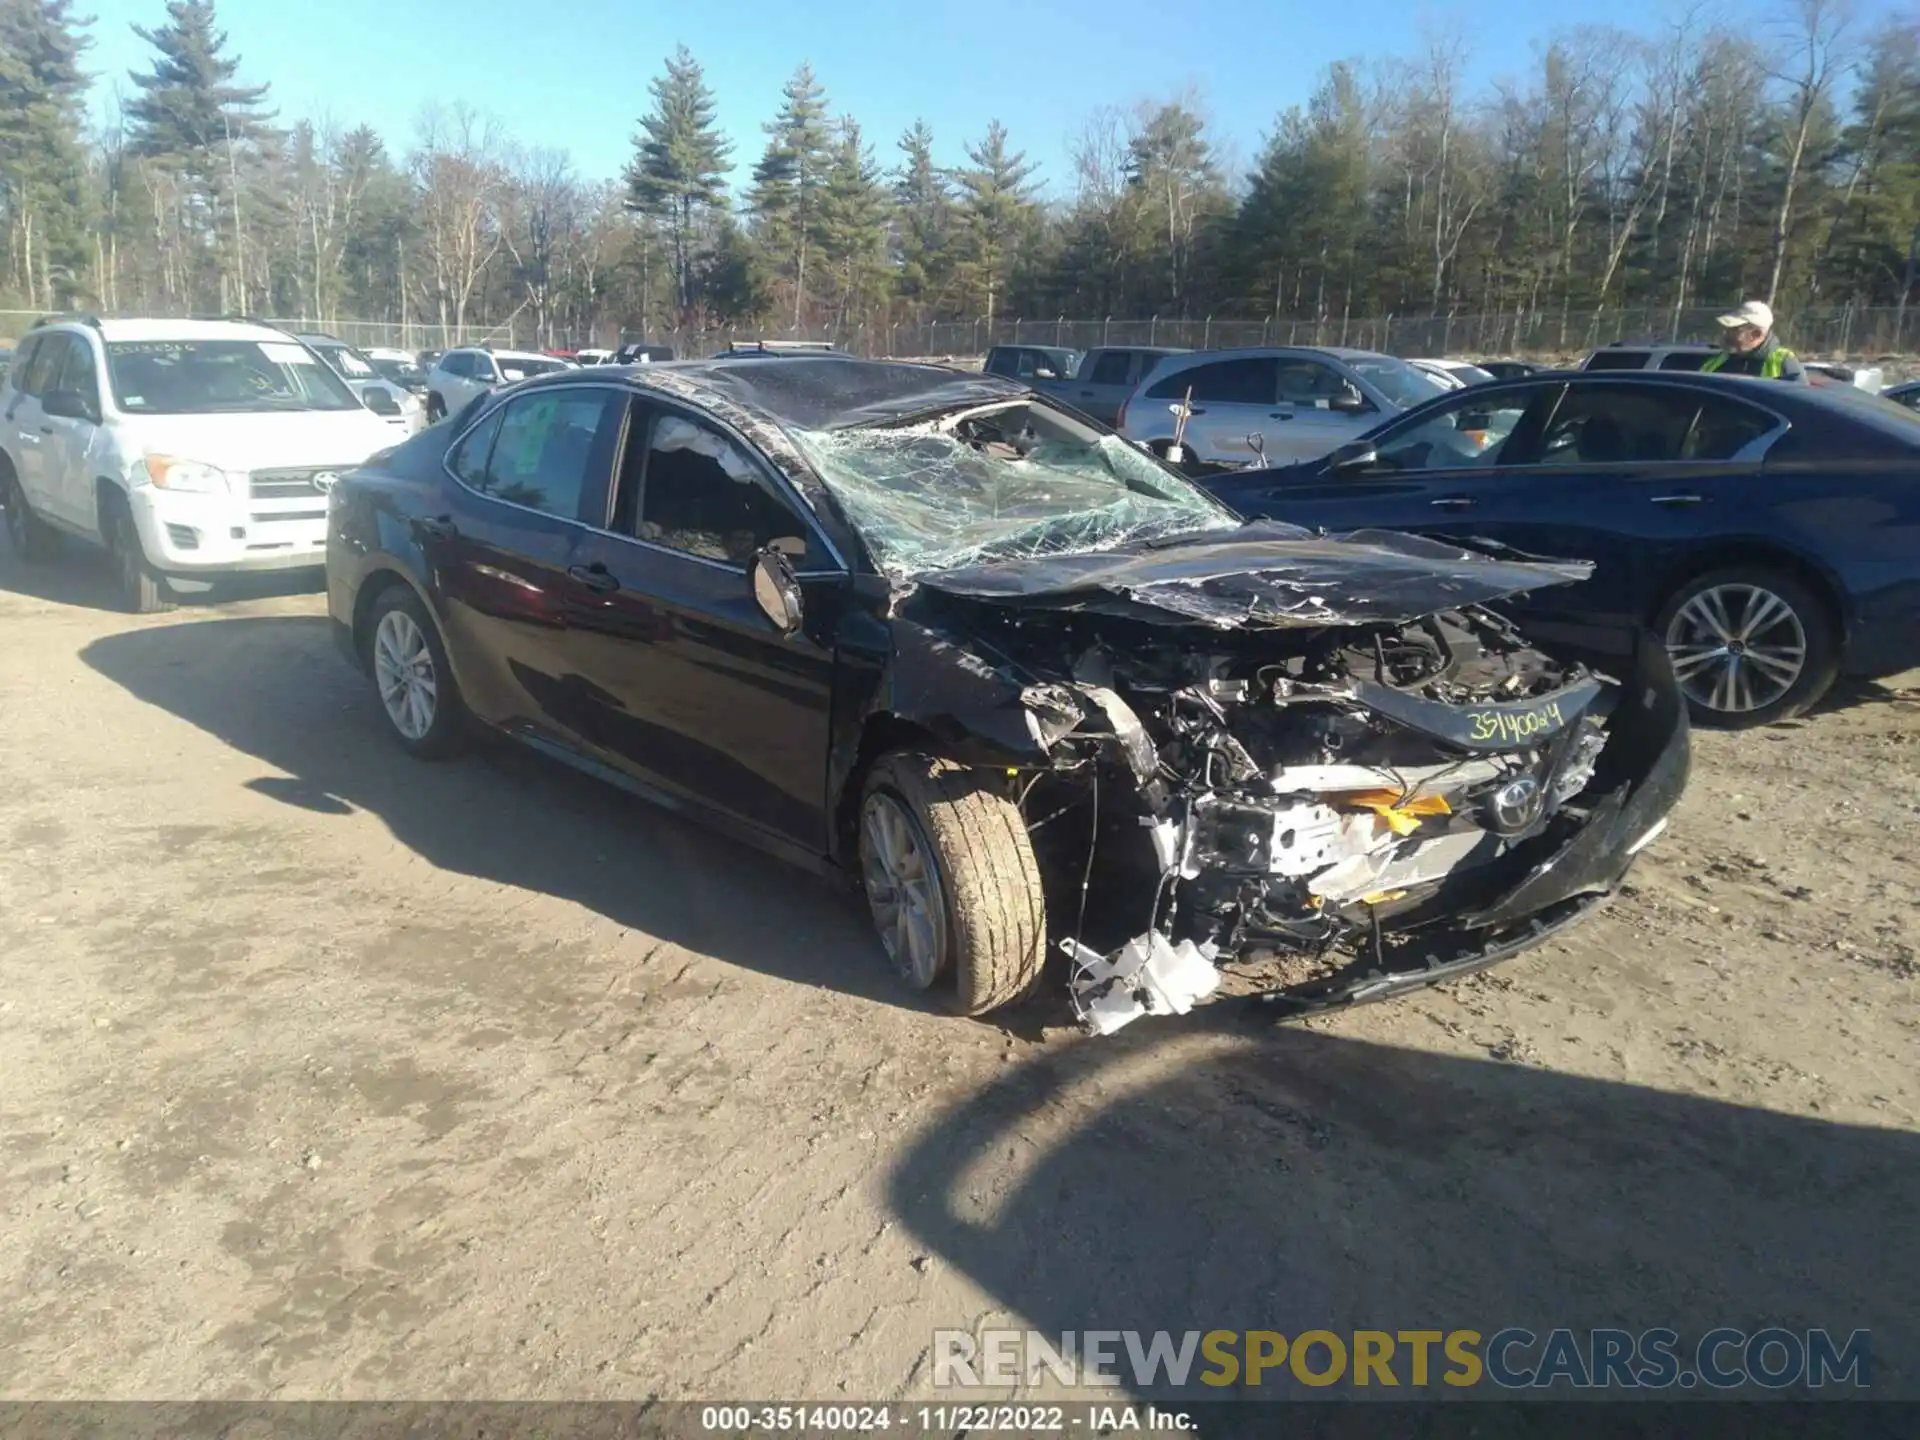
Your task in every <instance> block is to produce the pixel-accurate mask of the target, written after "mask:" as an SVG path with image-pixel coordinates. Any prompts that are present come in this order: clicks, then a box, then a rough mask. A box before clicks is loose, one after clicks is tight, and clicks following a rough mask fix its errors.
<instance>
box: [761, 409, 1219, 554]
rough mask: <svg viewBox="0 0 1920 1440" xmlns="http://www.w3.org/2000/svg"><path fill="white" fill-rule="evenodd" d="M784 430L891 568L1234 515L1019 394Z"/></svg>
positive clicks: (1178, 528) (1110, 542)
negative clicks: (867, 422)
mask: <svg viewBox="0 0 1920 1440" xmlns="http://www.w3.org/2000/svg"><path fill="white" fill-rule="evenodd" d="M791 433H792V435H793V438H794V440H795V442H796V443H797V444H798V445H799V447H800V449H801V451H802V453H803V454H804V455H805V456H806V458H807V460H808V461H809V463H811V464H812V466H813V468H814V469H815V470H816V471H818V472H819V474H820V477H821V479H822V480H823V481H824V482H825V484H826V487H827V489H828V490H830V491H831V492H832V493H833V496H834V498H835V499H836V500H838V501H839V502H840V505H841V507H842V509H843V510H845V512H846V515H847V518H848V519H849V520H850V521H851V522H852V523H853V525H854V526H855V528H857V529H858V530H859V531H860V534H861V536H862V537H863V538H864V539H865V540H866V542H867V547H868V549H869V550H870V551H871V552H872V554H873V557H874V560H875V563H877V564H878V565H879V566H880V568H881V569H882V570H884V571H886V572H887V573H889V574H894V575H913V574H920V573H924V572H927V571H932V570H947V569H952V568H954V567H956V566H961V565H971V564H975V563H978V562H980V561H983V560H1005V559H1012V558H1015V557H1019V556H1026V555H1052V554H1062V553H1067V552H1085V551H1095V550H1111V549H1113V548H1115V547H1116V546H1120V545H1124V544H1127V543H1129V542H1132V541H1138V540H1152V539H1160V538H1164V537H1166V536H1169V535H1181V534H1188V533H1191V532H1194V531H1205V530H1232V529H1234V528H1236V527H1237V526H1238V525H1239V524H1240V521H1239V519H1238V517H1237V516H1235V515H1234V514H1232V512H1230V511H1228V510H1226V509H1224V508H1223V507H1221V506H1220V505H1218V504H1216V503H1215V502H1214V501H1213V500H1211V499H1209V498H1208V497H1207V496H1206V495H1204V494H1203V493H1202V492H1201V491H1199V490H1198V489H1196V488H1195V487H1193V486H1192V485H1189V484H1187V482H1186V481H1184V480H1181V479H1180V478H1179V477H1177V476H1175V475H1173V474H1172V473H1170V472H1169V471H1167V470H1165V469H1163V468H1162V467H1161V466H1160V465H1158V464H1157V463H1155V462H1154V461H1153V460H1151V459H1149V458H1148V457H1147V456H1146V455H1143V454H1142V453H1141V452H1140V451H1139V450H1137V449H1135V448H1134V447H1133V446H1132V445H1131V444H1129V443H1128V442H1127V441H1125V440H1122V439H1120V438H1119V437H1118V436H1115V435H1103V434H1101V433H1099V432H1098V431H1096V430H1093V429H1092V428H1090V427H1088V426H1084V425H1081V424H1080V423H1078V422H1077V421H1073V420H1070V419H1068V418H1067V417H1066V416H1064V415H1061V414H1058V413H1057V412H1053V411H1048V410H1044V409H1041V408H1039V407H1036V406H1031V405H1029V404H1028V403H1027V402H1025V401H1013V402H1008V403H1003V404H999V405H987V406H979V407H975V408H973V409H968V410H962V411H959V412H957V413H954V414H949V415H945V416H941V417H940V418H938V419H935V420H928V421H924V422H922V423H920V424H917V425H911V426H905V427H901V428H896V429H885V430H881V429H863V430H831V431H828V430H797V429H796V430H794V431H793V432H791Z"/></svg>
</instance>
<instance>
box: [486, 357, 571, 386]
mask: <svg viewBox="0 0 1920 1440" xmlns="http://www.w3.org/2000/svg"><path fill="white" fill-rule="evenodd" d="M494 359H495V360H497V361H499V363H500V373H501V374H502V375H503V376H505V377H506V378H507V379H509V380H524V379H526V378H527V377H528V376H529V375H557V374H558V373H559V372H560V371H562V370H564V369H566V368H567V367H566V366H565V365H563V364H561V363H560V362H559V361H558V360H521V359H518V358H515V357H513V356H508V355H496V356H494Z"/></svg>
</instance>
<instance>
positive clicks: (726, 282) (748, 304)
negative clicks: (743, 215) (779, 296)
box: [701, 215, 772, 326]
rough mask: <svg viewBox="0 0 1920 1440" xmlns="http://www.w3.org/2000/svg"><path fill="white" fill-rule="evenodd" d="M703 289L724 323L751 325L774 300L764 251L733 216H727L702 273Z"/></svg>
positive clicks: (716, 315) (721, 224)
mask: <svg viewBox="0 0 1920 1440" xmlns="http://www.w3.org/2000/svg"><path fill="white" fill-rule="evenodd" d="M701 292H702V293H703V294H704V295H705V296H706V301H707V308H708V310H709V311H710V312H711V314H712V316H713V318H714V319H715V320H718V321H719V322H720V323H721V324H723V325H730V326H731V325H751V324H753V323H754V322H755V321H757V320H759V318H760V317H761V316H762V315H764V314H766V312H767V308H768V306H769V305H770V304H771V303H772V296H771V295H769V294H768V291H767V280H766V274H765V271H764V270H763V269H762V266H761V261H760V253H759V251H758V250H756V249H755V248H754V244H753V241H752V240H751V239H749V238H748V236H747V234H746V232H745V231H743V230H742V229H741V228H740V227H739V226H738V225H737V224H735V223H734V220H733V217H732V216H731V215H723V216H722V217H721V219H720V224H719V229H718V231H717V233H716V234H715V236H714V242H713V250H712V252H711V253H710V254H709V255H708V256H707V259H706V263H705V265H704V267H703V274H702V276H701Z"/></svg>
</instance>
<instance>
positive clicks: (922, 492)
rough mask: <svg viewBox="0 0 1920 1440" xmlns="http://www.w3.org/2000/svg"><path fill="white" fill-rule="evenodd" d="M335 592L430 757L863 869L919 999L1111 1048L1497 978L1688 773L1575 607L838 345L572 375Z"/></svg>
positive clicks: (347, 554) (482, 404)
mask: <svg viewBox="0 0 1920 1440" xmlns="http://www.w3.org/2000/svg"><path fill="white" fill-rule="evenodd" d="M330 516H331V519H330V523H329V535H328V545H327V570H328V590H329V607H330V611H331V614H332V618H333V621H334V624H335V629H336V633H337V636H338V638H339V641H340V643H341V645H342V647H343V648H344V650H345V652H346V654H347V655H348V656H349V657H350V658H351V660H352V662H353V663H354V664H355V665H356V666H358V667H359V668H360V669H361V670H362V671H363V672H364V673H365V674H366V675H367V677H368V679H369V681H370V682H371V685H372V687H373V689H374V692H375V693H376V695H377V696H378V700H379V704H380V709H381V713H382V714H383V715H384V716H385V723H386V725H387V726H388V728H389V729H390V730H391V733H392V734H393V736H394V737H395V738H396V739H397V740H398V741H399V743H400V744H401V745H403V746H404V747H405V748H406V749H408V750H409V751H411V752H413V753H414V754H415V755H418V756H420V757H422V758H429V757H434V756H439V755H444V754H446V753H448V752H449V751H450V750H451V749H452V748H453V747H454V746H455V744H456V743H457V741H458V740H459V739H460V738H461V736H462V734H463V733H464V732H465V731H466V730H467V729H468V728H469V727H470V726H471V724H473V723H475V722H477V723H479V724H482V725H484V726H487V727H491V728H493V729H495V730H498V731H501V732H504V733H506V734H508V735H510V736H513V737H516V738H517V739H519V740H521V741H523V742H525V743H526V744H528V745H530V746H533V747H535V748H537V749H539V750H541V751H544V752H546V753H547V754H549V755H552V756H554V757H557V758H559V759H561V760H564V761H566V762H567V763H569V764H572V765H575V766H578V767H580V768H582V769H584V770H587V771H589V772H591V773H593V774H596V775H598V776H601V777H603V778H605V779H607V780H609V781H611V782H613V783H615V784H617V785H620V786H623V787H625V788H627V789H628V790H630V791H632V792H634V793H636V794H638V795H641V796H644V797H648V798H651V799H654V800H657V801H661V802H663V803H666V804H669V805H672V806H675V807H678V808H683V809H687V810H691V811H696V812H698V813H699V814H701V815H702V816H704V817H706V818H709V819H710V820H712V821H714V822H716V823H718V824H720V825H722V826H723V827H726V828H728V829H730V830H732V831H733V832H734V833H736V834H738V835H741V836H743V837H745V838H748V839H750V840H752V841H754V842H756V843H759V844H761V845H763V846H766V847H767V848H769V849H772V850H775V851H777V852H780V853H782V854H785V855H787V856H789V857H792V858H795V859H798V860H800V861H803V862H805V863H808V864H813V865H818V866H821V867H823V868H832V869H838V870H841V871H844V872H846V873H848V874H850V875H852V876H853V877H855V878H856V879H857V881H858V883H859V885H860V886H861V888H862V889H863V890H864V893H865V898H866V901H867V904H868V906H869V907H870V909H871V912H872V916H873V921H874V924H875V926H876V928H877V930H878V932H879V936H880V939H881V941H882V944H883V945H884V947H885V949H886V951H887V953H888V955H889V956H890V958H891V959H892V961H893V963H894V966H895V967H896V969H897V970H898V971H899V973H900V974H901V976H902V977H903V978H904V979H905V980H906V981H907V982H908V983H909V984H911V985H912V986H914V987H917V988H920V989H931V988H934V987H936V986H938V987H941V988H942V989H943V991H944V993H945V995H946V997H947V999H948V1001H949V1003H950V1004H952V1005H953V1006H954V1007H955V1008H956V1009H959V1010H961V1011H963V1012H965V1013H969V1014H979V1013H984V1012H986V1011H988V1010H992V1009H994V1008H996V1007H999V1006H1002V1005H1005V1004H1007V1003H1009V1002H1011V1001H1014V1000H1017V999H1019V998H1021V997H1023V996H1024V995H1026V994H1027V993H1028V992H1029V991H1031V990H1032V989H1033V988H1034V987H1035V986H1036V985H1037V984H1039V983H1041V981H1042V980H1043V977H1044V972H1045V971H1046V970H1047V965H1046V960H1047V957H1048V956H1049V955H1052V956H1053V957H1054V961H1055V966H1056V967H1057V972H1058V975H1059V978H1060V982H1061V983H1062V984H1063V985H1064V986H1065V988H1066V991H1067V993H1068V995H1069V996H1070V997H1071V999H1072V1002H1073V1004H1074V1007H1075V1009H1076V1012H1077V1013H1078V1014H1079V1016H1080V1017H1081V1019H1082V1020H1083V1021H1084V1023H1085V1024H1086V1025H1087V1026H1088V1027H1089V1028H1090V1029H1092V1030H1095V1031H1099V1032H1105V1031H1110V1030H1113V1029H1116V1028H1118V1027H1119V1026H1121V1025H1123V1024H1126V1023H1128V1022H1129V1021H1131V1020H1133V1019H1135V1018H1137V1017H1138V1016H1140V1015H1144V1014H1149V1013H1169V1012H1173V1013H1178V1012H1183V1011H1185V1010H1187V1009H1189V1008H1190V1007H1191V1006H1192V1005H1194V1004H1195V1003H1197V1002H1199V1001H1201V1000H1205V999H1207V998H1209V997H1211V996H1213V995H1215V993H1216V991H1225V990H1230V989H1233V988H1234V987H1233V986H1223V984H1222V975H1223V970H1224V969H1225V968H1227V967H1229V966H1231V968H1232V970H1233V973H1234V979H1235V982H1236V984H1240V983H1241V982H1243V981H1245V980H1246V977H1247V976H1249V975H1251V976H1252V977H1254V978H1253V980H1252V981H1251V982H1250V983H1247V984H1246V985H1245V986H1244V987H1243V990H1251V991H1253V992H1255V993H1258V994H1261V995H1264V996H1266V997H1267V998H1269V999H1272V1000H1275V1001H1277V1002H1279V1003H1280V1004H1281V1006H1282V1007H1283V1008H1286V1009H1293V1010H1298V1009H1310V1008H1316V1007H1324V1006H1329V1005H1338V1004H1343V1003H1350V1002H1353V1001H1356V1000H1363V999H1370V998H1376V997H1379V996H1384V995H1388V994H1392V993H1395V992H1397V991H1400V990H1404V989H1408V988H1411V987H1414V986H1417V985H1422V984H1426V983H1430V982H1431V981H1434V980H1437V979H1442V978H1445V977H1446V976H1449V975H1453V974H1458V973H1461V972H1462V971H1465V970H1469V969H1473V968H1476V967H1478V966H1482V965H1486V964H1490V963H1492V962H1493V961H1495V960H1497V959H1499V958H1501V957H1502V956H1504V955H1507V954H1510V953H1512V952H1514V951H1516V950H1518V949H1521V948H1524V947H1526V946H1528V945H1531V944H1533V943H1535V942H1536V941H1537V940H1538V939H1539V938H1540V937H1541V936H1543V935H1545V934H1547V933H1549V932H1550V931H1552V930H1553V929H1555V928H1556V927H1557V926H1559V925H1561V924H1564V923H1565V922H1567V921H1569V920H1571V919H1573V918H1575V917H1576V916H1578V915H1579V914H1580V913H1581V912H1583V911H1584V910H1585V909H1586V908H1588V907H1589V906H1590V905H1592V904H1593V903H1595V901H1596V900H1597V899H1599V898H1600V897H1602V896H1604V895H1605V894H1606V893H1607V892H1608V891H1609V890H1610V889H1611V888H1612V887H1613V886H1614V885H1615V884H1616V883H1617V882H1618V881H1619V880H1620V878H1621V876H1622V875H1623V874H1624V873H1625V872H1626V869H1627V867H1628V865H1629V864H1630V862H1631V860H1632V857H1633V856H1634V854H1635V853H1636V852H1637V851H1638V850H1639V849H1640V848H1641V847H1642V846H1644V845H1646V844H1647V843H1648V841H1649V840H1651V839H1652V838H1653V837H1654V835H1656V834H1657V833H1658V831H1659V830H1660V829H1661V827H1662V826H1663V825H1664V824H1665V822H1666V816H1667V812H1668V811H1669V809H1670V808H1671V807H1672V805H1673V804H1674V802H1675V800H1676V799H1677V797H1678V795H1679V793H1680V790H1681V787H1682V785H1683V784H1684V780H1685V775H1686V767H1687V733H1686V720H1685V707H1684V705H1683V704H1682V702H1681V699H1680V694H1679V690H1678V687H1677V686H1676V684H1675V682H1674V679H1673V676H1672V672H1671V669H1670V667H1669V666H1668V663H1667V660H1666V655H1665V652H1664V650H1663V649H1662V647H1661V646H1660V645H1659V644H1658V643H1655V642H1653V641H1651V640H1649V641H1648V643H1645V644H1643V645H1640V646H1638V647H1629V648H1628V649H1627V650H1624V651H1623V652H1622V654H1621V656H1620V657H1619V659H1618V662H1617V663H1614V664H1611V665H1608V666H1604V667H1589V666H1588V665H1585V664H1583V663H1580V662H1579V661H1577V660H1570V659H1567V658H1566V657H1564V656H1562V655H1559V654H1557V653H1556V652H1555V651H1554V650H1553V649H1552V648H1550V647H1545V646H1540V645H1537V644H1535V643H1533V642H1532V641H1531V639H1530V637H1528V636H1527V635H1526V634H1525V633H1524V632H1523V631H1521V630H1518V629H1516V628H1515V626H1514V625H1513V624H1512V623H1511V622H1510V621H1508V620H1505V619H1503V618H1501V617H1500V616H1499V615H1498V614H1497V613H1496V612H1495V611H1494V610H1492V609H1490V608H1489V606H1490V605H1491V604H1492V603H1493V602H1496V601H1500V600H1503V599H1507V598H1509V597H1512V596H1515V595H1518V594H1522V593H1525V592H1529V591H1533V590H1537V589H1540V588H1542V587H1553V586H1558V585H1563V584H1568V583H1577V582H1578V581H1579V580H1580V579H1581V578H1582V577H1583V576H1584V575H1585V574H1586V571H1585V568H1584V567H1583V566H1580V565H1577V564H1545V563H1520V562H1514V561H1510V560H1503V559H1496V558H1488V557H1486V556H1484V555H1480V554H1477V553H1472V552H1470V551H1469V550H1467V549H1464V548H1462V547H1459V546H1452V545H1443V544H1438V543H1435V542H1432V541H1428V540H1422V539H1418V538H1415V537H1412V536H1408V535H1398V534H1391V533H1384V532H1362V533H1357V534H1352V535H1347V536H1344V537H1341V538H1328V537H1325V536H1316V535H1313V534H1311V533H1309V532H1307V531H1304V530H1301V529H1299V528H1297V527H1294V526H1290V525H1284V524H1277V523H1274V522H1271V521H1267V522H1255V523H1251V524H1249V523H1246V522H1243V521H1242V520H1241V518H1240V517H1239V516H1237V515H1235V514H1233V513H1232V512H1231V511H1229V510H1227V509H1226V508H1224V507H1222V506H1221V505H1220V504H1219V503H1218V502H1216V501H1214V500H1213V499H1211V498H1209V497H1208V496H1207V495H1206V494H1205V493H1204V492H1202V491H1201V490H1199V489H1197V488H1196V487H1194V486H1193V485H1192V484H1191V483H1190V482H1188V481H1187V480H1185V479H1183V478H1182V477H1181V476H1179V475H1178V474H1176V473H1174V472H1173V471H1171V470H1169V469H1167V468H1166V467H1165V466H1163V465H1162V464H1160V463H1159V462H1158V461H1156V460H1155V459H1153V458H1152V457H1151V456H1149V455H1147V454H1145V453H1143V452H1142V451H1141V450H1140V449H1139V448H1137V447H1135V446H1134V445H1132V444H1130V443H1128V442H1127V441H1124V440H1122V439H1120V438H1119V437H1118V436H1116V435H1113V434H1112V433H1110V432H1109V431H1107V430H1106V429H1104V427H1101V426H1098V425H1096V424H1094V423H1092V422H1089V421H1087V420H1085V419H1084V418H1083V417H1079V416H1077V415H1076V414H1074V413H1073V412H1071V411H1067V410H1063V409H1061V408H1058V407H1057V406H1055V405H1054V404H1053V403H1052V402H1050V401H1049V400H1047V399H1046V398H1045V397H1044V396H1041V395H1039V394H1036V393H1035V392H1034V391H1033V389H1032V388H1031V387H1030V386H1028V385H1026V384H1024V383H1022V382H1020V381H1017V380H1010V379H1001V378H997V377H994V376H984V375H977V374H964V373H961V372H958V371H953V370H946V369H941V368H936V367H931V366H916V365H897V364H881V363H874V362H868V361H859V360H851V359H845V358H838V357H822V358H794V359H791V360H788V361H786V362H784V363H782V364H779V365H767V364H764V363H757V362H751V361H737V360H709V361H698V362H687V363H680V364H666V365H650V366H642V367H633V368H628V369H622V368H618V367H601V368H596V369H594V370H591V371H568V372H565V373H564V374H560V375H554V376H550V377H542V378H539V379H535V380H530V381H527V382H525V383H523V384H520V385H517V386H514V387H511V388H508V389H505V390H501V391H497V392H493V393H490V394H488V395H485V396H482V397H480V398H479V399H477V400H475V401H474V402H473V403H472V404H471V405H470V406H469V407H468V408H467V409H466V410H464V411H463V412H462V413H461V414H459V415H458V416H456V417H454V418H453V419H452V420H449V421H447V422H444V423H442V424H440V425H437V426H435V427H433V428H432V429H430V430H428V431H426V432H424V433H422V434H421V435H419V436H417V437H415V438H414V439H412V440H410V441H408V442H407V443H405V444H403V445H401V446H399V447H397V448H396V449H394V450H391V451H388V452H386V453H385V454H384V455H382V456H380V457H376V459H375V460H374V461H373V462H371V463H370V464H369V465H368V466H366V467H365V468H363V469H361V470H358V471H356V472H354V473H352V474H351V475H349V476H347V477H346V478H345V479H344V480H343V481H342V482H341V483H340V484H339V486H338V487H337V488H336V489H335V490H334V492H333V494H332V498H331V504H330Z"/></svg>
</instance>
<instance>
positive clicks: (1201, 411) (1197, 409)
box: [1187, 405, 1207, 415]
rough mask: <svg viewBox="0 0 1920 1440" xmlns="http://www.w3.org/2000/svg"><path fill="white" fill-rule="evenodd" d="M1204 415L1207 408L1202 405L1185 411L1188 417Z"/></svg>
mask: <svg viewBox="0 0 1920 1440" xmlns="http://www.w3.org/2000/svg"><path fill="white" fill-rule="evenodd" d="M1206 413H1207V407H1206V406H1204V405H1196V406H1194V407H1193V408H1192V409H1191V410H1189V411H1187V414H1189V415H1204V414H1206Z"/></svg>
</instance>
